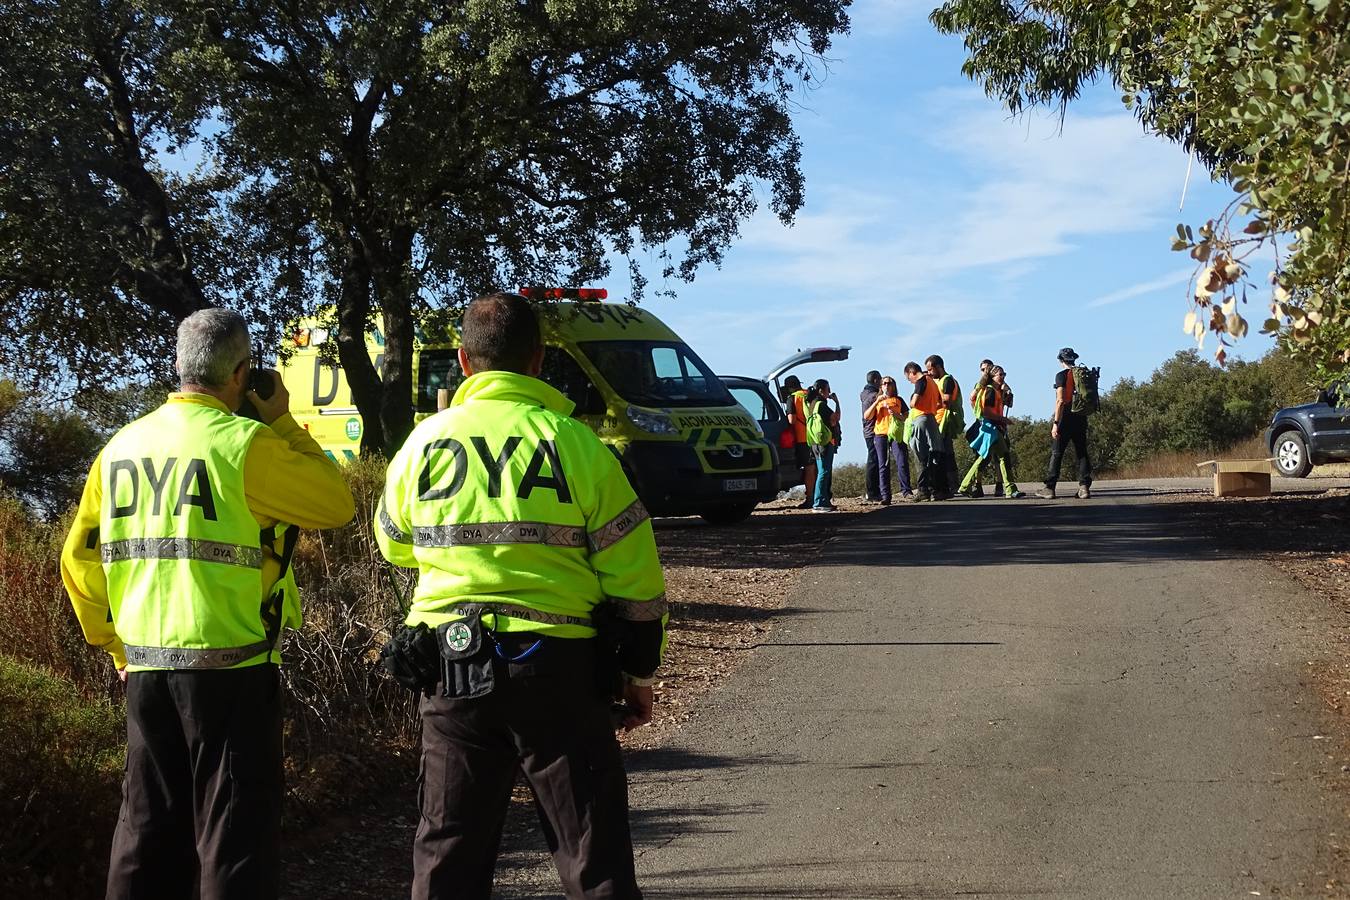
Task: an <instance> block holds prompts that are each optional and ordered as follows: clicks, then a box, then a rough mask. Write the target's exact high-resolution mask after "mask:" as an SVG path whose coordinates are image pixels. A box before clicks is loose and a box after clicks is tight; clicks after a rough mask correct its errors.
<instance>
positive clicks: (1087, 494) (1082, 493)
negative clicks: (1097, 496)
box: [1078, 484, 1092, 500]
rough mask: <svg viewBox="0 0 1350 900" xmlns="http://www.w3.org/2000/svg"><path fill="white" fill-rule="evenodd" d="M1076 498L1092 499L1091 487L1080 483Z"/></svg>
mask: <svg viewBox="0 0 1350 900" xmlns="http://www.w3.org/2000/svg"><path fill="white" fill-rule="evenodd" d="M1078 499H1079V500H1091V499H1092V489H1091V488H1090V487H1088V486H1087V485H1086V484H1084V485H1080V486H1079V487H1078Z"/></svg>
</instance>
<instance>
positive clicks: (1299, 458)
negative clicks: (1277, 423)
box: [1272, 431, 1312, 478]
mask: <svg viewBox="0 0 1350 900" xmlns="http://www.w3.org/2000/svg"><path fill="white" fill-rule="evenodd" d="M1272 449H1273V450H1274V451H1275V468H1277V469H1279V470H1280V474H1281V475H1283V476H1285V477H1286V478H1302V477H1303V476H1305V475H1307V474H1308V473H1309V472H1311V471H1312V460H1310V459H1308V443H1307V441H1305V440H1303V435H1302V434H1300V433H1299V432H1297V431H1285V432H1283V433H1281V434H1280V435H1279V436H1278V437H1276V438H1275V446H1274V447H1273V448H1272Z"/></svg>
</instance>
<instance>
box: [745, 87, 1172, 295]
mask: <svg viewBox="0 0 1350 900" xmlns="http://www.w3.org/2000/svg"><path fill="white" fill-rule="evenodd" d="M922 106H923V104H921V107H922ZM927 107H928V108H927V109H926V110H924V109H921V110H920V111H919V112H918V113H917V116H918V122H917V123H915V122H914V121H910V122H909V123H908V125H907V129H908V130H910V131H912V132H915V133H919V134H927V135H929V139H928V141H927V145H926V146H925V147H921V148H918V149H919V150H921V151H922V152H925V153H928V154H932V155H934V156H936V157H937V162H938V163H939V164H940V166H930V167H929V168H930V169H931V168H938V169H939V171H940V172H941V174H942V175H943V176H944V177H945V179H946V180H944V181H934V180H928V181H922V180H915V179H913V178H906V177H904V175H903V174H897V173H894V172H887V171H886V170H885V167H884V165H882V163H884V161H885V155H884V154H883V153H880V152H879V153H878V159H877V171H876V172H875V173H871V174H870V175H869V177H867V179H866V181H867V183H868V187H867V188H866V189H864V188H860V187H856V186H855V185H857V184H858V183H859V180H860V179H859V176H858V173H857V172H855V171H849V172H839V173H837V174H833V173H832V174H833V177H834V178H835V179H839V180H836V181H825V182H823V183H822V182H821V181H819V180H813V181H811V182H810V183H809V185H808V187H809V196H808V207H807V209H806V210H805V211H804V212H803V213H802V214H801V215H800V216H799V217H798V221H797V224H796V225H795V226H794V227H792V228H783V227H782V226H781V225H780V224H779V223H778V222H777V220H775V219H774V218H773V217H772V216H768V215H763V216H759V217H757V218H756V219H754V220H753V221H752V222H750V223H748V224H747V226H746V228H745V234H744V240H743V241H742V244H741V246H740V247H738V248H737V255H738V257H740V259H739V260H738V264H737V266H736V270H737V276H736V277H737V279H738V280H742V281H744V282H746V283H747V284H754V285H764V284H766V283H778V284H783V283H786V284H791V285H792V286H793V287H794V289H795V290H796V291H798V292H804V293H807V294H810V295H816V296H825V295H828V296H831V297H836V296H838V295H839V294H841V293H842V294H845V295H856V294H860V293H865V292H868V291H869V289H872V290H874V289H875V288H876V286H878V285H884V286H886V287H887V289H888V290H890V291H893V292H895V293H896V294H898V295H900V296H910V297H912V296H915V295H916V294H919V293H927V292H930V291H932V290H933V288H934V286H935V285H936V284H944V285H961V286H963V287H964V288H966V289H967V290H970V289H972V285H974V284H977V283H982V282H984V281H986V280H987V279H990V278H995V279H1003V280H1005V281H1007V280H1013V281H1016V280H1019V278H1026V277H1027V276H1029V275H1030V274H1032V272H1033V271H1034V263H1035V261H1036V260H1042V259H1045V258H1047V257H1052V256H1057V255H1060V254H1064V253H1067V252H1069V251H1071V250H1073V249H1074V247H1075V243H1076V241H1078V240H1080V239H1083V238H1086V237H1090V236H1097V235H1111V234H1122V233H1127V232H1138V231H1141V230H1145V229H1148V228H1151V227H1156V226H1158V225H1161V224H1164V222H1165V218H1164V214H1163V212H1162V211H1163V210H1165V209H1166V208H1167V205H1168V199H1169V195H1170V194H1171V193H1172V192H1173V190H1174V187H1175V189H1176V190H1179V189H1180V184H1181V178H1182V177H1183V175H1184V157H1181V156H1180V154H1179V153H1178V152H1177V151H1176V150H1175V148H1172V147H1170V146H1168V145H1167V144H1166V143H1164V142H1162V141H1160V140H1158V139H1156V138H1150V137H1148V136H1146V135H1144V134H1142V133H1141V132H1140V130H1139V126H1138V125H1137V124H1136V123H1135V122H1134V120H1133V119H1132V118H1131V117H1130V116H1129V115H1128V114H1127V113H1125V112H1124V111H1121V112H1119V113H1116V114H1103V115H1089V116H1079V117H1072V116H1071V117H1070V118H1069V120H1068V121H1067V122H1066V123H1065V127H1064V130H1063V133H1062V134H1057V133H1056V132H1057V124H1058V119H1057V117H1055V118H1051V119H1047V118H1043V117H1042V118H1027V119H1024V120H1009V119H1008V118H1007V117H1006V116H1004V115H1003V114H1002V113H1001V112H1000V111H999V109H998V108H997V107H996V106H995V105H994V104H992V103H991V102H989V101H987V100H985V99H984V98H983V97H981V96H979V95H978V94H972V93H970V92H964V91H963V92H958V91H944V92H942V93H940V94H936V95H934V96H933V97H932V98H931V100H930V102H929V103H928V104H927ZM907 115H908V116H909V117H910V118H911V119H913V118H914V117H915V115H916V114H915V113H914V112H912V111H911V112H910V113H907ZM1178 161H1180V165H1181V167H1182V168H1180V169H1178V171H1177V172H1176V176H1177V177H1176V185H1175V186H1173V185H1172V184H1171V183H1170V176H1171V174H1172V171H1171V170H1172V169H1173V168H1176V165H1175V164H1177V163H1178ZM816 178H817V179H818V178H819V176H818V175H817V176H816ZM846 178H847V179H850V181H848V182H845V181H843V180H842V179H846Z"/></svg>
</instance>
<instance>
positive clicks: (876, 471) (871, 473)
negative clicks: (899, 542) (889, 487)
mask: <svg viewBox="0 0 1350 900" xmlns="http://www.w3.org/2000/svg"><path fill="white" fill-rule="evenodd" d="M880 392H881V373H880V372H878V371H877V370H876V369H873V370H872V371H870V372H868V373H867V384H865V385H863V389H862V392H861V393H860V394H858V400H859V401H860V402H861V403H862V413H863V420H862V427H863V443H864V444H866V445H867V467H866V469H865V470H864V472H865V475H866V479H867V502H868V503H880V502H881V497H882V494H883V493H889V492H885V491H882V490H881V477H880V476H881V470H880V468H879V467H878V460H877V448H876V447H875V446H873V443H872V434H873V430H872V427H873V426H872V422H871V421H870V420H868V418H867V413H868V412H869V411H870V410H871V409H872V407H874V406H876V405H877V395H878V394H879V393H880Z"/></svg>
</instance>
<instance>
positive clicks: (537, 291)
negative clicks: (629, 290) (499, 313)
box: [520, 287, 609, 301]
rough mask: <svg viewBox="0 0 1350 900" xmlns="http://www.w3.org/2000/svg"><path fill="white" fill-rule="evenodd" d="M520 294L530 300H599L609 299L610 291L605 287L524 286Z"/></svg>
mask: <svg viewBox="0 0 1350 900" xmlns="http://www.w3.org/2000/svg"><path fill="white" fill-rule="evenodd" d="M520 295H521V296H522V297H526V298H528V299H530V300H589V301H599V300H606V299H608V298H609V291H607V290H605V289H604V288H560V287H523V288H521V289H520Z"/></svg>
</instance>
